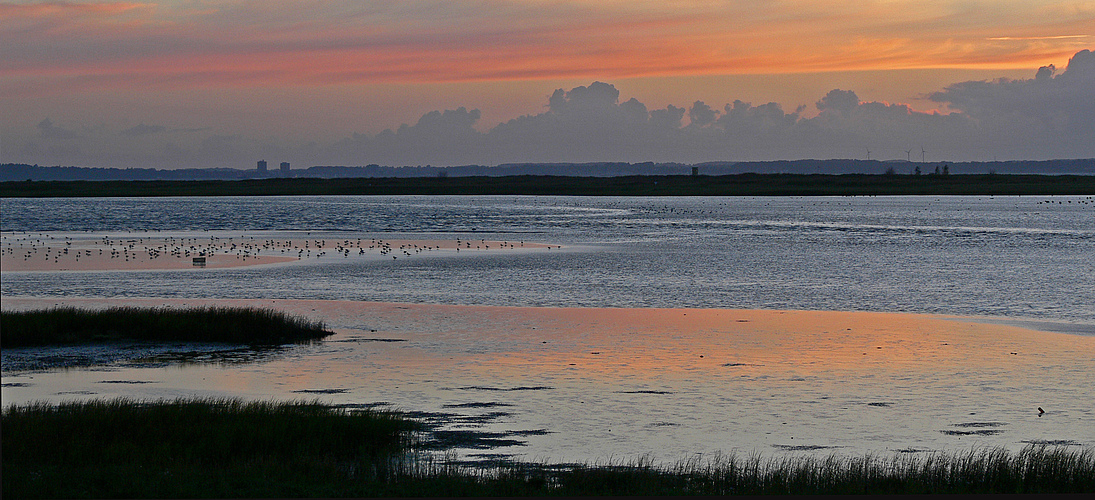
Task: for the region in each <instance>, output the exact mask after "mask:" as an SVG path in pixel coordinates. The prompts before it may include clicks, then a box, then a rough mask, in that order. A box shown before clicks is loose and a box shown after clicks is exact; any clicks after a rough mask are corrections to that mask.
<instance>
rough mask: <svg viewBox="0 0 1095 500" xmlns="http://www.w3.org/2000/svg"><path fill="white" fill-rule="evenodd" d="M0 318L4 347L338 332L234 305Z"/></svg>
mask: <svg viewBox="0 0 1095 500" xmlns="http://www.w3.org/2000/svg"><path fill="white" fill-rule="evenodd" d="M0 322H2V325H3V328H2V329H0V344H2V345H3V346H4V347H25V346H42V345H64V344H81V343H94V342H112V341H123V340H141V341H155V342H168V341H170V342H224V343H232V344H248V345H278V344H287V343H293V342H308V341H313V340H318V339H322V338H324V337H326V336H328V335H331V334H332V333H333V332H331V331H328V330H327V327H326V325H325V324H324V323H323V322H322V321H312V320H308V319H306V318H299V317H295V316H290V315H288V314H286V313H283V312H280V311H273V310H269V309H255V308H231V307H196V308H188V309H171V308H166V307H164V308H138V307H114V308H110V309H104V310H86V309H76V308H72V307H60V308H53V309H44V310H36V311H18V312H13V311H4V312H2V313H0Z"/></svg>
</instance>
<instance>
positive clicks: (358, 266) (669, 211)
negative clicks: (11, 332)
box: [0, 196, 1095, 328]
mask: <svg viewBox="0 0 1095 500" xmlns="http://www.w3.org/2000/svg"><path fill="white" fill-rule="evenodd" d="M0 208H2V215H3V216H2V221H0V230H3V231H5V232H12V231H15V232H19V231H50V232H53V233H68V232H86V231H91V232H113V233H117V232H125V231H134V232H143V231H170V232H189V231H232V232H237V233H238V232H243V233H244V234H246V233H247V232H256V234H257V232H259V231H262V232H263V234H270V232H276V233H283V232H284V233H286V234H303V233H310V234H311V235H312V236H317V237H319V236H322V237H330V238H338V237H341V236H360V235H365V236H370V235H371V236H380V237H385V238H389V239H393V238H456V237H462V238H466V239H470V238H475V239H479V238H486V239H498V240H509V241H535V242H545V243H561V244H564V245H567V246H568V248H567V249H565V250H564V251H561V252H552V253H535V254H522V255H493V256H480V257H461V258H437V259H417V260H400V261H392V262H388V261H376V260H374V261H368V262H347V263H345V264H337V263H335V264H332V263H324V264H323V265H303V266H302V265H295V266H282V267H266V268H262V269H258V268H255V269H234V270H218V271H215V272H202V273H193V272H178V271H176V272H167V271H165V272H140V273H132V272H130V273H122V272H96V273H6V274H5V275H4V279H3V283H2V288H0V290H2V293H3V295H4V296H83V297H175V298H211V297H217V298H299V299H339V300H360V301H388V302H408V303H435V304H465V305H517V306H560V307H602V306H609V307H715V308H764V309H807V310H849V311H853V310H870V311H905V312H923V313H946V314H959V315H983V316H1002V317H1007V318H1028V319H1037V320H1048V321H1065V322H1073V323H1081V324H1085V325H1095V286H1092V285H1091V276H1095V198H1093V197H1090V196H1079V197H796V198H586V197H577V198H575V197H431V196H400V197H354V196H347V197H265V198H262V197H259V198H246V197H241V198H124V199H32V200H21V199H5V200H2V201H0ZM1085 328H1086V327H1085Z"/></svg>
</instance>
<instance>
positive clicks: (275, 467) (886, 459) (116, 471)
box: [3, 399, 1095, 498]
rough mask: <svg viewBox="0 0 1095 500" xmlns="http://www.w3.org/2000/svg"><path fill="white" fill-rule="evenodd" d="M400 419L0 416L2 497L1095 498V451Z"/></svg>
mask: <svg viewBox="0 0 1095 500" xmlns="http://www.w3.org/2000/svg"><path fill="white" fill-rule="evenodd" d="M425 429H426V426H425V425H423V424H421V423H419V422H417V421H416V420H412V419H410V418H407V417H406V416H405V415H404V414H400V413H396V412H390V411H379V410H365V411H350V410H347V409H345V408H333V407H329V406H325V405H323V404H320V403H318V402H284V403H271V402H242V401H240V400H235V399H190V400H174V401H156V402H139V401H135V400H128V399H117V400H109V401H89V402H83V403H74V402H73V403H61V404H57V405H53V404H47V403H32V404H28V405H24V406H11V407H8V408H6V409H5V410H4V414H3V471H4V474H3V494H4V497H5V498H24V497H26V498H31V497H34V498H62V497H63V498H81V497H82V498H87V497H97V498H106V497H316V496H320V497H340V496H498V495H503V496H538V495H616V496H619V495H701V494H702V495H725V494H878V493H883V494H887V493H1090V492H1095V450H1092V449H1091V448H1078V447H1065V446H1057V447H1052V446H1045V445H1034V446H1028V447H1027V448H1024V449H1023V450H1021V451H1019V452H1015V453H1012V452H1008V451H1006V450H1003V449H977V450H970V451H965V452H955V453H949V454H948V453H925V454H911V453H905V454H894V455H892V456H872V455H868V456H861V457H843V456H837V455H831V456H828V457H812V456H801V455H799V456H786V457H762V456H759V455H751V456H747V457H738V456H735V455H717V456H714V457H711V458H709V459H702V458H694V459H691V460H686V461H681V462H678V463H675V464H672V465H668V466H663V465H657V464H655V463H654V462H653V461H652V460H650V459H639V460H635V461H632V462H613V463H604V464H593V465H574V464H571V465H549V464H533V463H520V462H513V463H506V464H501V465H493V466H489V467H477V466H474V465H469V464H466V463H462V462H460V461H459V460H457V459H456V454H455V453H454V452H452V451H448V452H445V453H442V454H440V455H439V454H437V453H432V452H427V451H423V448H421V444H422V443H423V442H424V437H425V436H424V435H423V433H424V432H426V430H425Z"/></svg>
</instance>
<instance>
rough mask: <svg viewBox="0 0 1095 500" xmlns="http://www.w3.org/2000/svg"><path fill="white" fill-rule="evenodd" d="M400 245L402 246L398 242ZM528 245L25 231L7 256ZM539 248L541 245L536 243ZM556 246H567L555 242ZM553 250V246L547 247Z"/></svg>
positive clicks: (251, 255)
mask: <svg viewBox="0 0 1095 500" xmlns="http://www.w3.org/2000/svg"><path fill="white" fill-rule="evenodd" d="M397 245H398V246H397ZM524 246H525V242H523V241H521V242H518V243H510V242H508V241H487V240H486V239H480V240H466V239H462V238H457V239H456V240H454V241H451V242H431V243H430V244H426V243H425V242H411V241H386V240H383V239H378V238H371V239H365V238H356V239H343V240H332V241H328V240H327V239H315V238H305V239H274V238H255V237H246V236H241V237H218V236H208V237H176V236H165V237H152V236H145V237H113V238H112V237H110V236H103V237H102V238H88V239H77V240H74V239H73V238H72V237H69V236H64V237H60V238H58V237H56V236H52V235H49V234H47V233H37V234H32V233H23V234H22V235H16V234H10V235H4V237H3V247H2V255H5V256H7V257H9V258H14V259H18V258H19V257H22V260H23V261H25V262H30V261H32V260H35V259H42V260H45V261H46V262H50V261H52V262H53V263H54V264H61V263H62V261H64V260H70V261H73V262H77V263H78V262H79V261H80V259H81V258H84V259H88V258H91V257H93V256H99V257H103V258H107V259H108V260H118V261H122V262H138V261H144V262H151V261H155V260H157V259H160V258H175V259H193V262H194V263H199V262H201V263H204V262H205V259H206V258H208V257H213V256H235V258H236V259H239V260H241V261H247V260H248V259H256V258H258V257H260V256H274V257H295V258H296V259H298V260H303V259H311V258H320V257H323V256H326V255H328V252H333V253H334V254H336V255H341V256H342V257H344V258H349V257H350V255H351V254H356V255H366V254H367V253H373V252H376V253H378V254H379V255H390V256H391V257H392V258H393V259H397V258H399V256H401V255H402V256H405V257H410V256H413V255H416V254H420V253H422V252H431V251H434V250H440V249H442V248H450V249H455V250H456V251H457V252H459V251H460V250H461V249H463V250H465V251H467V250H490V249H491V248H492V247H493V248H495V249H500V250H505V249H516V248H522V247H524ZM537 246H540V245H537ZM555 247H556V248H562V247H561V246H558V245H556V246H555ZM547 248H548V249H550V248H552V246H551V245H548V246H547Z"/></svg>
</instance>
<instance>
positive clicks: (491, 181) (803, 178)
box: [0, 174, 1095, 198]
mask: <svg viewBox="0 0 1095 500" xmlns="http://www.w3.org/2000/svg"><path fill="white" fill-rule="evenodd" d="M1093 193H1095V176H1091V175H996V174H985V175H865V174H845V175H824V174H816V175H813V174H738V175H719V176H703V175H701V176H688V175H641V176H639V175H636V176H624V177H565V176H545V175H515V176H505V177H414V178H346V179H311V178H296V179H293V178H287V179H252V180H240V181H8V182H0V197H4V198H26V197H114V196H278V195H557V196H862V195H1084V194H1093Z"/></svg>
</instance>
